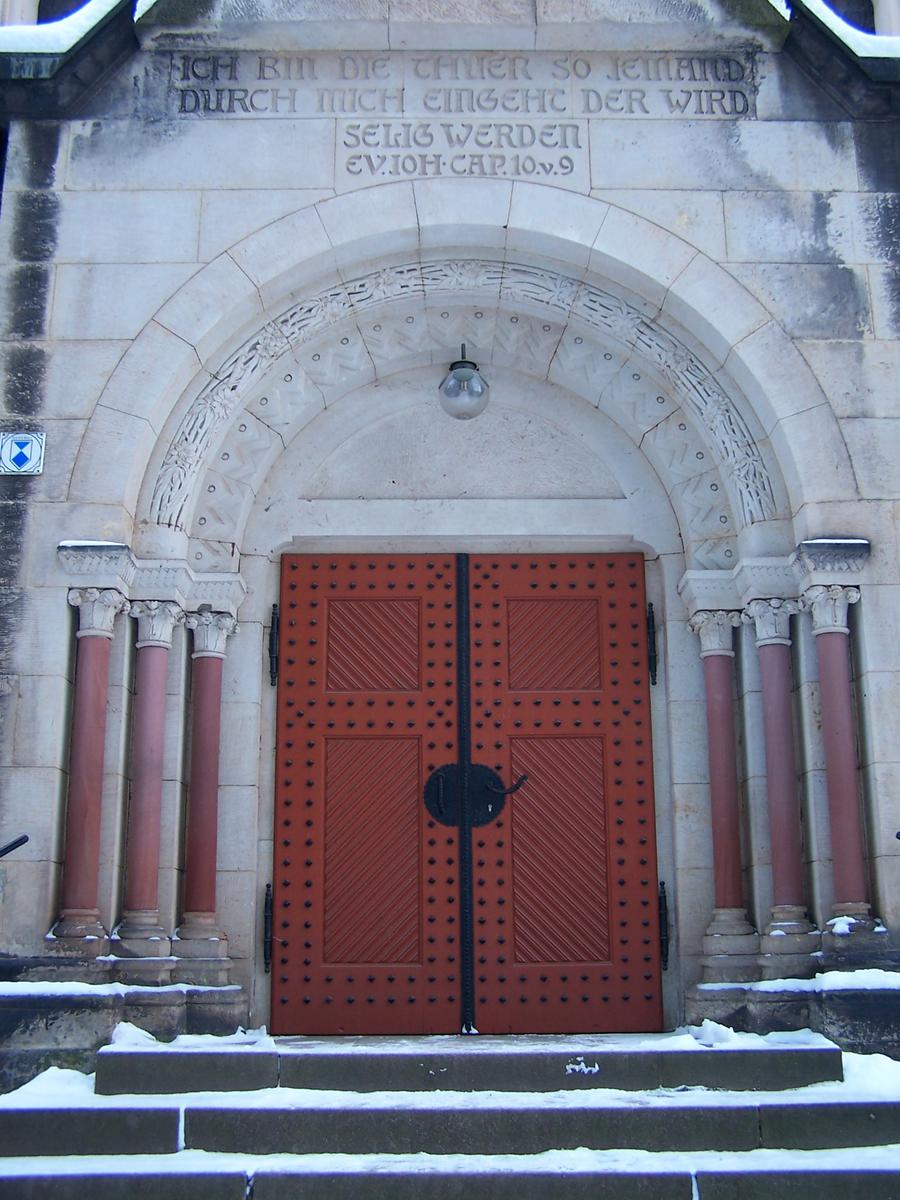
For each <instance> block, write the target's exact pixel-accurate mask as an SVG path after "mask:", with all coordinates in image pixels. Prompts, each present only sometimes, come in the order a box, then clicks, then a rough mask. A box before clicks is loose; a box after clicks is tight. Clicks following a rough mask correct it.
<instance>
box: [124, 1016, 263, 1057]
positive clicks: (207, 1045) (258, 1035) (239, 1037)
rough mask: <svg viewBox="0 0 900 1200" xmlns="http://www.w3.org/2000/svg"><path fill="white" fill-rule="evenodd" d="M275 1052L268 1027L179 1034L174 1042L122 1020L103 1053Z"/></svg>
mask: <svg viewBox="0 0 900 1200" xmlns="http://www.w3.org/2000/svg"><path fill="white" fill-rule="evenodd" d="M224 1048H227V1049H228V1050H246V1049H248V1048H250V1049H254V1050H275V1049H276V1045H275V1039H274V1038H273V1037H272V1036H271V1035H270V1034H269V1033H268V1031H267V1030H266V1027H265V1025H263V1026H261V1027H260V1028H259V1029H244V1028H243V1026H240V1027H239V1028H238V1030H237V1032H236V1033H224V1034H219V1033H179V1034H178V1036H177V1037H175V1038H173V1039H172V1041H170V1042H160V1041H158V1040H157V1039H156V1038H155V1037H154V1036H153V1034H152V1033H148V1032H147V1030H146V1029H141V1028H140V1027H139V1026H137V1025H133V1024H132V1023H131V1022H130V1021H120V1022H119V1024H118V1025H117V1026H116V1027H115V1029H114V1030H113V1032H112V1040H111V1042H110V1044H109V1045H108V1046H105V1047H104V1048H103V1052H104V1053H105V1054H108V1053H109V1052H110V1051H111V1050H112V1051H115V1050H124V1051H131V1050H159V1051H163V1050H221V1049H224Z"/></svg>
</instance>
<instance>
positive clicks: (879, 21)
mask: <svg viewBox="0 0 900 1200" xmlns="http://www.w3.org/2000/svg"><path fill="white" fill-rule="evenodd" d="M872 7H873V9H874V12H875V32H876V33H877V34H880V35H881V36H883V37H897V36H898V35H900V0H872Z"/></svg>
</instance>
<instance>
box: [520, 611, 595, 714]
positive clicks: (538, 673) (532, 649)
mask: <svg viewBox="0 0 900 1200" xmlns="http://www.w3.org/2000/svg"><path fill="white" fill-rule="evenodd" d="M598 615H599V614H598V604H597V601H596V600H509V601H508V602H507V620H508V630H509V634H508V636H509V686H510V687H511V688H512V689H513V690H514V691H540V690H558V691H574V690H577V689H585V690H587V689H591V688H599V687H600V632H599V624H598Z"/></svg>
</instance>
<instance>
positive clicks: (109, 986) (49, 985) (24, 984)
mask: <svg viewBox="0 0 900 1200" xmlns="http://www.w3.org/2000/svg"><path fill="white" fill-rule="evenodd" d="M240 990H241V989H240V985H239V984H237V983H229V984H226V985H225V986H224V987H207V986H206V985H205V984H199V983H166V984H162V985H160V986H157V985H156V984H154V985H152V986H148V985H147V984H141V983H80V982H78V981H77V980H74V979H69V980H63V981H56V980H53V981H50V980H43V979H24V980H11V981H7V982H2V983H0V999H2V998H3V997H5V996H9V997H12V998H14V999H15V998H18V997H25V996H60V997H65V996H127V995H129V994H130V993H131V992H153V994H154V995H156V994H157V992H170V993H171V992H239V991H240Z"/></svg>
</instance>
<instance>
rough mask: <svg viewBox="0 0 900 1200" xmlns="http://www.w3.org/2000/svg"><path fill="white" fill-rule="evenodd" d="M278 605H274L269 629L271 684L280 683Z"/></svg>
mask: <svg viewBox="0 0 900 1200" xmlns="http://www.w3.org/2000/svg"><path fill="white" fill-rule="evenodd" d="M278 625H279V618H278V605H277V604H273V605H272V624H271V625H270V627H269V683H270V684H271V685H272V687H274V686H275V684H276V683H277V682H278Z"/></svg>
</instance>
